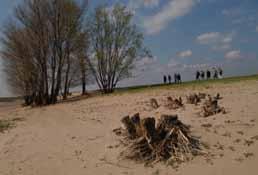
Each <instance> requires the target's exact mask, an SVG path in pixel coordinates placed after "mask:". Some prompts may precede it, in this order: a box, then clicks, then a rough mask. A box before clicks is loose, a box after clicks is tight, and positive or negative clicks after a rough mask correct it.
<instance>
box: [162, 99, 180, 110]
mask: <svg viewBox="0 0 258 175" xmlns="http://www.w3.org/2000/svg"><path fill="white" fill-rule="evenodd" d="M183 106H184V104H183V100H182V98H181V97H179V99H177V98H175V99H173V98H172V97H168V98H167V104H166V107H167V108H168V109H178V108H181V107H183Z"/></svg>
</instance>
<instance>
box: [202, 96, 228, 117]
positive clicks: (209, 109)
mask: <svg viewBox="0 0 258 175" xmlns="http://www.w3.org/2000/svg"><path fill="white" fill-rule="evenodd" d="M218 98H220V97H219V96H218V95H217V96H216V97H215V98H212V97H211V96H209V97H208V99H207V100H206V102H205V103H204V106H203V107H202V112H201V115H202V116H203V117H209V116H212V115H215V114H218V113H223V114H225V113H226V110H225V108H223V107H220V106H219V105H218V100H217V99H218Z"/></svg>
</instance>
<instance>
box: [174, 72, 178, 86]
mask: <svg viewBox="0 0 258 175" xmlns="http://www.w3.org/2000/svg"><path fill="white" fill-rule="evenodd" d="M177 78H178V77H177V73H175V74H174V80H175V84H177V82H178V79H177Z"/></svg>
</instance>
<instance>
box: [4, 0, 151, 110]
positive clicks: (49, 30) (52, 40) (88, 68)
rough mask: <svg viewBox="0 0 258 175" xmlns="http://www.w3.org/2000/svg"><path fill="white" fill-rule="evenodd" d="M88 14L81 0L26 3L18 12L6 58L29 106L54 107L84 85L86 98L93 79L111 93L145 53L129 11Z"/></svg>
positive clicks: (8, 31) (7, 29) (8, 28)
mask: <svg viewBox="0 0 258 175" xmlns="http://www.w3.org/2000/svg"><path fill="white" fill-rule="evenodd" d="M89 11H90V10H89V9H88V3H85V2H84V3H80V2H78V1H77V0H23V2H22V3H20V4H19V5H18V6H17V7H16V8H15V10H14V14H13V15H12V16H11V18H10V20H9V22H8V23H6V25H5V26H4V30H3V38H2V49H1V56H2V58H3V60H4V68H5V72H6V74H7V77H8V82H9V84H10V86H11V87H12V89H13V91H14V92H15V93H18V94H20V95H22V96H24V100H25V104H26V105H32V104H33V105H48V104H54V103H56V102H57V101H58V100H59V98H60V97H61V96H62V98H63V99H66V98H67V96H68V94H69V93H70V89H71V88H72V87H75V86H79V85H81V87H82V94H85V93H86V84H87V83H88V80H89V79H90V78H89V77H92V78H93V79H94V80H95V82H96V83H97V84H98V86H99V88H100V89H101V90H102V92H104V93H111V92H113V90H114V88H115V87H116V86H117V83H118V82H119V81H120V80H122V79H124V78H126V77H129V76H130V73H131V70H132V69H133V66H134V63H135V60H136V59H137V58H139V57H140V56H142V55H144V54H145V53H146V52H145V49H144V48H143V35H142V34H141V32H139V31H138V30H137V28H136V25H134V24H133V22H132V20H133V15H132V13H131V12H129V11H128V10H127V9H126V8H125V7H124V6H122V5H119V4H116V5H115V6H114V7H113V8H107V7H106V6H99V7H97V8H96V9H95V11H94V14H92V15H88V14H89Z"/></svg>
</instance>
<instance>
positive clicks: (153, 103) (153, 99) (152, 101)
mask: <svg viewBox="0 0 258 175" xmlns="http://www.w3.org/2000/svg"><path fill="white" fill-rule="evenodd" d="M150 105H151V107H152V108H153V109H158V108H159V104H158V101H157V100H156V99H155V98H152V99H150Z"/></svg>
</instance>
